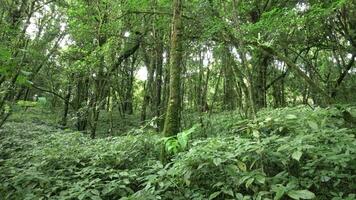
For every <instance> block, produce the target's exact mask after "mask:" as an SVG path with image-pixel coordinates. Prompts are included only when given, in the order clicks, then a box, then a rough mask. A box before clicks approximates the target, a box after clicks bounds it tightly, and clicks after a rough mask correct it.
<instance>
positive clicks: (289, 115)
mask: <svg viewBox="0 0 356 200" xmlns="http://www.w3.org/2000/svg"><path fill="white" fill-rule="evenodd" d="M286 119H297V116H295V115H292V114H288V115H287V116H286Z"/></svg>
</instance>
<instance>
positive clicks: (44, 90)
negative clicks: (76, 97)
mask: <svg viewBox="0 0 356 200" xmlns="http://www.w3.org/2000/svg"><path fill="white" fill-rule="evenodd" d="M31 87H33V88H35V89H37V90H40V91H42V92H47V93H50V94H53V95H54V96H57V97H59V98H60V99H62V100H63V101H64V102H67V101H68V100H67V99H66V98H64V97H63V96H61V95H60V94H58V93H56V92H54V91H51V90H47V89H44V88H41V87H38V86H35V85H34V84H33V83H32V84H31ZM68 103H69V105H71V106H72V107H74V106H73V104H72V103H71V102H70V101H68Z"/></svg>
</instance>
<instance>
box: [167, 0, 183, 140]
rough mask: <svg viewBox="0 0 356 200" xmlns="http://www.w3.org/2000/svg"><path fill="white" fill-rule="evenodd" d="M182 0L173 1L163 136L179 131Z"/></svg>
mask: <svg viewBox="0 0 356 200" xmlns="http://www.w3.org/2000/svg"><path fill="white" fill-rule="evenodd" d="M182 4H183V1H182V0H174V1H173V22H172V25H173V26H172V36H171V56H170V57H171V58H170V59H171V60H170V84H169V100H168V106H167V112H166V120H165V123H164V130H163V132H164V135H165V136H171V135H175V134H176V133H178V132H179V131H180V118H179V115H180V110H181V107H180V84H181V83H180V82H181V70H182V56H183V48H182V32H183V24H182V9H183V6H182Z"/></svg>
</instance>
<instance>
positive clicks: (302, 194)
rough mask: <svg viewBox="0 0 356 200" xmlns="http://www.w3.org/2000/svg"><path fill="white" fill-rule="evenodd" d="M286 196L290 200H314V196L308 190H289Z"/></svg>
mask: <svg viewBox="0 0 356 200" xmlns="http://www.w3.org/2000/svg"><path fill="white" fill-rule="evenodd" d="M287 194H288V196H289V197H290V198H292V199H296V200H299V199H314V198H315V194H314V193H312V192H310V191H309V190H291V191H289V192H288V193H287Z"/></svg>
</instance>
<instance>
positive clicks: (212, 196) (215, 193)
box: [209, 191, 221, 200]
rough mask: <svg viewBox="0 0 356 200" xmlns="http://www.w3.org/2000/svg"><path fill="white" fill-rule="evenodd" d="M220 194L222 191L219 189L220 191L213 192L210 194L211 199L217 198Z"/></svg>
mask: <svg viewBox="0 0 356 200" xmlns="http://www.w3.org/2000/svg"><path fill="white" fill-rule="evenodd" d="M219 194H221V191H219V192H214V193H213V194H211V195H210V196H209V200H211V199H215V198H216V197H217V196H219Z"/></svg>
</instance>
